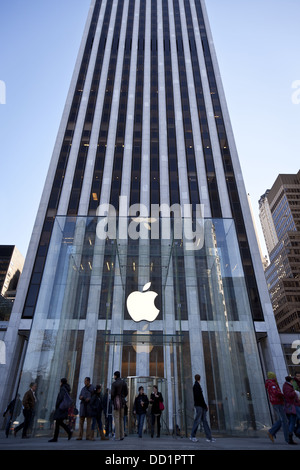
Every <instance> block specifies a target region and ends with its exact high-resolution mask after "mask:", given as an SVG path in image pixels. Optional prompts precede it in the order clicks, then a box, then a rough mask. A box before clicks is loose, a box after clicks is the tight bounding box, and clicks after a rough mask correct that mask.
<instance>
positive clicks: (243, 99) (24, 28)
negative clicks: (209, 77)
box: [0, 0, 300, 255]
mask: <svg viewBox="0 0 300 470" xmlns="http://www.w3.org/2000/svg"><path fill="white" fill-rule="evenodd" d="M89 5H90V0H51V1H50V0H26V1H25V0H1V3H0V44H1V47H0V80H3V81H4V82H5V84H6V104H5V105H3V104H0V201H1V221H0V244H16V245H17V246H18V248H19V250H20V251H21V252H22V254H23V255H25V254H26V251H27V247H28V243H29V240H30V236H31V232H32V229H33V225H34V220H35V217H36V213H37V209H38V205H39V201H40V197H41V194H42V190H43V186H44V182H45V178H46V174H47V170H48V166H49V162H50V159H51V155H52V150H53V146H54V142H55V139H56V134H57V131H58V127H59V123H60V119H61V115H62V110H63V107H64V104H65V99H66V96H67V92H68V88H69V84H70V80H71V75H72V72H73V67H74V64H75V60H76V57H77V52H78V49H79V44H80V41H81V36H82V33H83V29H84V24H85V21H86V17H87V13H88V8H89ZM206 5H207V9H208V13H209V17H210V24H211V28H212V31H213V35H214V42H215V47H216V50H217V55H218V60H219V65H220V69H221V75H222V79H223V85H224V88H225V93H226V98H227V104H228V107H229V112H230V115H231V121H232V125H233V130H234V134H235V139H236V143H237V148H238V152H239V157H240V162H241V166H242V170H243V175H244V180H245V184H246V190H247V192H248V193H249V194H250V196H251V200H252V206H253V210H254V213H255V218H256V221H257V225H258V228H259V219H258V204H257V201H258V199H259V197H260V196H261V194H263V193H264V192H265V190H266V189H267V188H269V187H270V186H272V184H273V182H274V181H275V179H276V177H277V175H278V174H279V173H296V172H297V171H298V170H299V169H300V158H299V155H300V139H299V135H300V132H299V124H300V104H298V105H297V104H293V102H292V94H293V92H295V90H293V89H292V83H293V82H295V81H296V80H300V56H299V44H300V28H299V20H300V1H299V0H206ZM298 96H300V94H299V95H298ZM259 230H260V228H259ZM264 251H265V250H264Z"/></svg>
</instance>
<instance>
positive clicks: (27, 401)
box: [14, 382, 37, 439]
mask: <svg viewBox="0 0 300 470" xmlns="http://www.w3.org/2000/svg"><path fill="white" fill-rule="evenodd" d="M36 389H37V384H36V383H35V382H31V384H30V385H29V390H27V392H26V393H25V395H24V397H23V400H22V405H23V415H24V421H23V423H21V424H19V426H17V427H16V428H15V430H14V436H15V437H16V436H17V433H18V432H19V431H20V430H21V429H23V431H22V439H27V438H28V436H27V431H28V428H29V427H30V425H31V422H32V420H33V416H34V410H35V406H36V401H37V399H36V394H35V392H36Z"/></svg>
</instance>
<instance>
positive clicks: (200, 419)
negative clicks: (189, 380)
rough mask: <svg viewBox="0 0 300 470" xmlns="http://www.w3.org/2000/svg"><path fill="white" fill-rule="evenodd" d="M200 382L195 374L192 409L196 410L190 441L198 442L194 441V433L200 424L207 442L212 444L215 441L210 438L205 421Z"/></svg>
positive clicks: (204, 406)
mask: <svg viewBox="0 0 300 470" xmlns="http://www.w3.org/2000/svg"><path fill="white" fill-rule="evenodd" d="M200 380H201V377H200V375H199V374H196V375H195V383H194V386H193V394H194V407H195V410H196V416H195V419H194V424H193V428H192V432H191V437H190V440H191V441H193V442H197V441H198V439H196V433H197V429H198V426H199V424H201V423H202V425H203V429H204V432H205V435H206V440H207V442H214V441H215V439H214V438H213V437H212V434H211V430H210V427H209V424H208V422H207V419H206V413H207V411H208V407H207V404H206V402H205V400H204V396H203V392H202V388H201V386H200Z"/></svg>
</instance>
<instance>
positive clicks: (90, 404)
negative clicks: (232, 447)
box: [3, 371, 164, 442]
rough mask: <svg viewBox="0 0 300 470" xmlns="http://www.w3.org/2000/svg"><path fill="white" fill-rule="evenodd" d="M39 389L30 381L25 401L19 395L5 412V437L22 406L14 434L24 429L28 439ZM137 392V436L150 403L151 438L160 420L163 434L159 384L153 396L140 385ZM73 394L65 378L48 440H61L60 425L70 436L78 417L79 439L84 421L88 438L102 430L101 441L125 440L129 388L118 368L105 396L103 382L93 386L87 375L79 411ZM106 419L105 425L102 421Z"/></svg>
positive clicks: (81, 435)
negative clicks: (20, 420)
mask: <svg viewBox="0 0 300 470" xmlns="http://www.w3.org/2000/svg"><path fill="white" fill-rule="evenodd" d="M36 389H37V384H36V383H31V384H30V386H29V390H28V391H27V392H26V393H25V395H24V397H23V400H22V401H21V400H20V395H19V394H18V395H17V396H16V398H15V399H14V400H12V401H11V402H10V403H9V405H8V406H7V408H6V410H5V411H4V414H3V416H6V417H7V420H6V426H5V433H6V437H8V436H9V431H10V429H11V426H12V423H13V422H14V421H15V420H16V418H17V416H18V415H19V414H20V412H21V410H22V409H23V416H24V421H23V422H22V423H21V424H19V425H18V426H17V427H15V428H14V430H13V434H14V436H15V437H16V436H17V433H18V432H19V431H20V430H22V438H23V439H27V438H28V431H30V428H31V426H32V422H33V418H34V414H35V409H36V403H37V397H36ZM138 392H139V393H138V394H137V397H136V399H135V401H134V406H133V414H134V416H135V417H136V420H137V430H138V436H139V437H142V430H143V424H144V418H145V415H146V412H147V409H148V406H149V404H151V405H152V407H151V418H152V419H151V437H153V435H154V428H155V422H156V423H157V437H160V416H161V413H162V410H163V407H164V405H163V397H162V394H161V392H159V391H158V388H157V386H156V385H154V386H153V392H152V393H151V396H150V399H148V397H147V396H146V395H145V394H144V389H143V387H139V390H138ZM70 394H71V387H70V385H69V384H68V382H67V379H66V378H62V379H61V381H60V388H59V392H58V395H57V398H56V403H55V409H54V410H53V412H52V413H51V422H53V423H54V435H53V438H52V439H50V440H49V442H57V441H58V436H59V431H60V428H63V429H64V430H65V432H66V433H67V435H68V439H71V437H72V434H73V431H74V428H75V420H76V417H77V416H78V417H79V428H78V437H77V440H79V441H80V440H82V439H83V436H84V425H85V423H86V435H85V437H86V439H87V440H94V439H95V437H94V436H95V431H96V430H97V431H98V432H99V435H100V438H101V440H107V439H109V437H110V436H113V438H114V439H115V440H123V439H124V437H125V424H126V418H127V410H128V408H127V403H126V397H127V395H128V388H127V384H126V382H125V380H123V379H122V378H121V377H120V372H119V371H115V373H114V381H113V383H112V386H111V389H108V388H107V389H106V392H105V394H104V395H103V393H102V387H101V385H96V387H94V386H93V384H92V383H91V379H90V377H85V379H84V386H83V387H82V389H81V391H80V394H79V400H80V407H79V410H77V409H76V407H75V403H74V401H73V399H72V398H71V395H70ZM103 418H104V420H105V426H104V425H103V422H102V420H103ZM113 424H114V428H113Z"/></svg>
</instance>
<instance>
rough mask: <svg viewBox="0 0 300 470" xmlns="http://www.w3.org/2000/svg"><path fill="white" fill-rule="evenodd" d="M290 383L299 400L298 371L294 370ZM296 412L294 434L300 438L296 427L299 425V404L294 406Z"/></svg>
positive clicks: (299, 377) (299, 374)
mask: <svg viewBox="0 0 300 470" xmlns="http://www.w3.org/2000/svg"><path fill="white" fill-rule="evenodd" d="M291 383H292V385H293V387H294V390H295V392H296V395H297V397H298V399H299V400H300V372H296V374H295V376H294V378H293V380H292V382H291ZM296 414H297V421H296V426H295V428H296V430H295V433H296V436H297V437H298V438H300V435H299V434H298V428H299V427H300V406H296Z"/></svg>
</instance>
